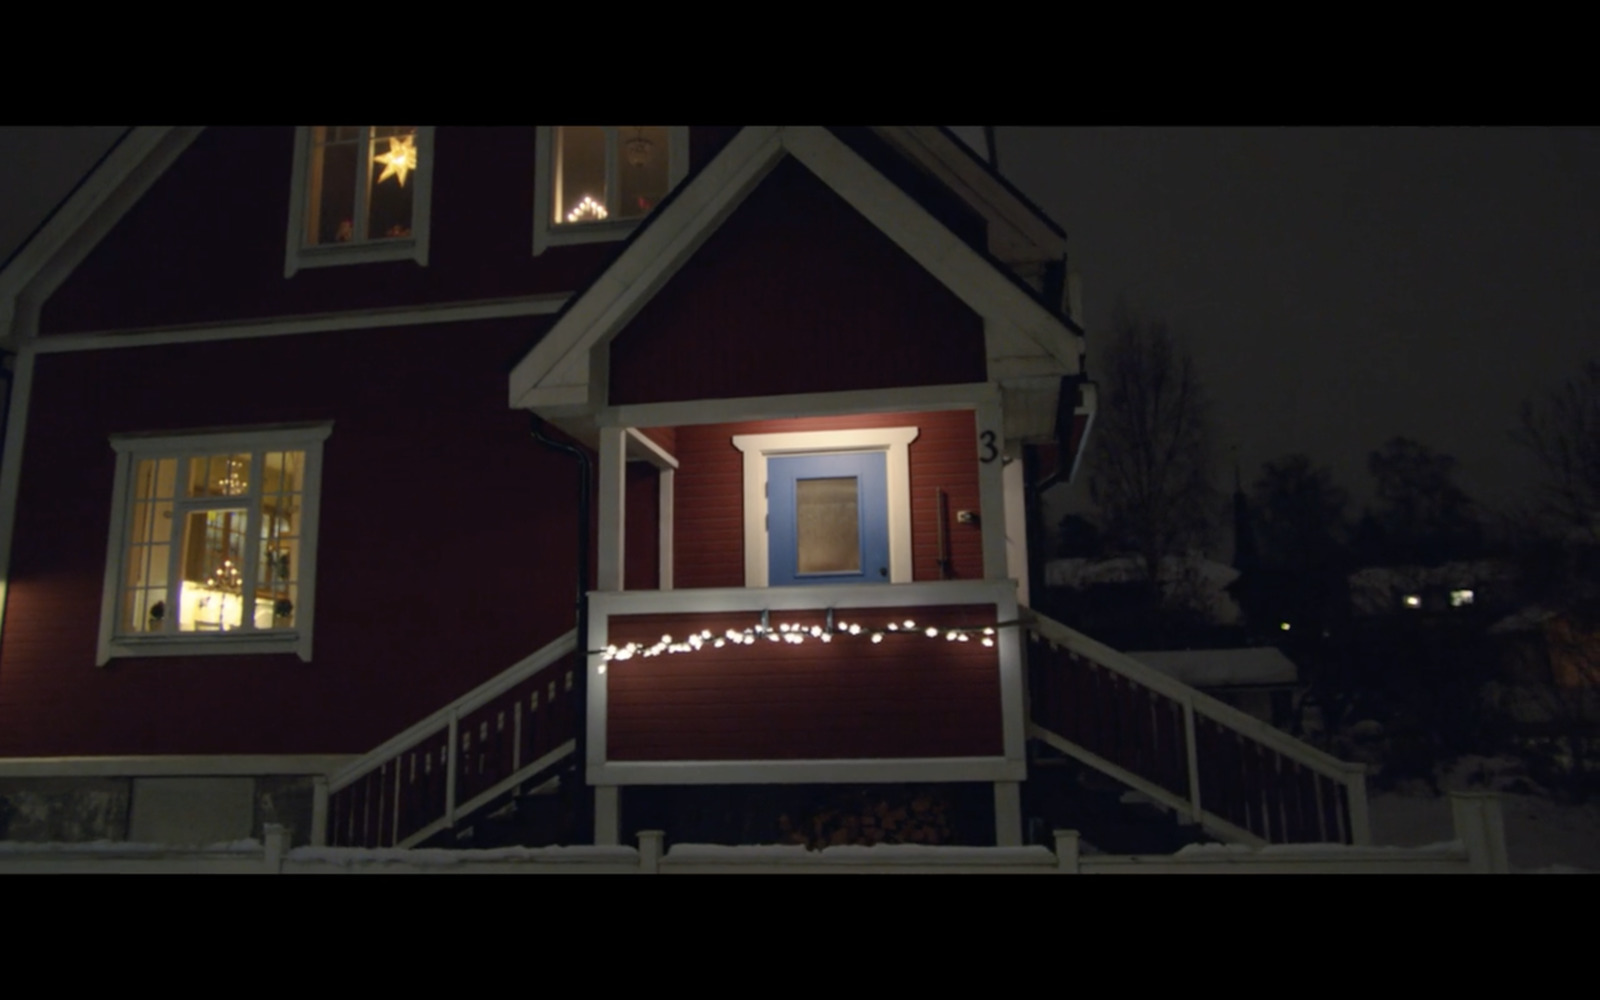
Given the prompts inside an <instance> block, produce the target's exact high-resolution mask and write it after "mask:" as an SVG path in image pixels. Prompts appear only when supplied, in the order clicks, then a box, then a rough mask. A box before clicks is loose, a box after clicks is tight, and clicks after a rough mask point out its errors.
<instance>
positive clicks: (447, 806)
mask: <svg viewBox="0 0 1600 1000" xmlns="http://www.w3.org/2000/svg"><path fill="white" fill-rule="evenodd" d="M575 635H576V633H575V632H568V633H566V634H565V635H563V636H561V637H560V638H558V639H556V640H555V641H554V642H551V643H550V644H549V645H547V646H545V647H544V648H543V649H540V650H539V651H538V652H536V653H534V654H532V655H531V656H528V657H526V658H525V659H523V660H521V661H519V662H517V663H516V664H514V665H512V666H511V667H510V668H509V669H507V670H505V671H503V672H502V673H500V674H499V675H497V676H495V677H494V678H492V679H490V680H489V681H487V682H485V683H483V684H481V685H479V686H478V687H476V688H474V689H473V690H471V691H469V692H467V693H466V694H464V695H462V696H461V697H460V698H457V699H456V700H455V701H453V702H451V703H450V704H448V705H446V706H444V707H443V708H441V709H439V710H438V711H437V712H434V713H433V714H432V715H430V716H428V717H427V718H425V719H423V720H421V721H420V722H418V723H416V724H415V725H413V726H410V727H408V728H407V729H406V730H405V731H404V732H401V733H399V734H398V735H396V736H394V737H393V738H391V739H389V740H386V741H384V743H383V744H382V745H380V746H378V747H377V748H376V749H374V750H372V751H371V752H370V753H367V754H364V755H363V756H362V757H360V758H359V759H357V760H355V761H353V762H351V763H350V764H349V765H348V766H347V767H345V768H344V769H342V770H340V771H339V772H338V773H336V774H334V775H332V776H331V777H330V778H329V779H328V819H327V823H328V825H327V831H326V832H327V841H326V842H327V844H328V845H329V846H334V847H411V846H414V845H416V844H418V843H421V842H422V841H424V840H426V839H428V838H429V837H431V836H433V835H434V834H436V833H438V832H440V831H442V830H447V829H449V828H451V827H453V826H455V824H456V822H457V821H458V820H459V819H462V818H464V817H466V816H468V815H470V814H471V813H473V812H474V811H476V810H477V809H479V808H481V807H482V806H484V805H486V804H488V803H489V802H491V801H493V800H494V799H496V798H498V797H499V796H502V795H504V794H506V793H507V792H508V791H510V790H511V789H512V788H514V787H516V786H517V785H518V784H520V783H521V782H523V781H526V780H528V779H530V778H532V777H534V776H536V775H538V774H540V773H541V772H545V771H548V770H549V769H550V768H551V767H552V766H553V765H554V764H556V763H557V762H559V761H560V760H561V759H562V758H564V757H566V756H567V755H568V754H570V753H572V752H573V749H574V746H575V741H574V740H573V722H574V715H573V713H574V707H573V705H572V702H573V697H572V688H573V679H574V675H573V671H574V670H575V669H577V664H576V657H575V656H574V649H575V647H576V643H575V641H574V636H575Z"/></svg>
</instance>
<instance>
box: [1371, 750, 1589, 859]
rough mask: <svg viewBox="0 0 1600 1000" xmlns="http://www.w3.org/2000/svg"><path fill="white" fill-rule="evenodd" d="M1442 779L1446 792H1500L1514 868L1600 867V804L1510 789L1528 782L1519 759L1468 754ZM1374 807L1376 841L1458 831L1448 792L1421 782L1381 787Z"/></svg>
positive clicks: (1428, 840)
mask: <svg viewBox="0 0 1600 1000" xmlns="http://www.w3.org/2000/svg"><path fill="white" fill-rule="evenodd" d="M1519 779H1520V782H1521V784H1520V785H1519ZM1439 784H1440V787H1441V788H1442V789H1443V790H1444V791H1446V792H1449V791H1483V790H1491V791H1497V792H1499V793H1500V808H1501V812H1502V813H1503V815H1504V816H1505V825H1506V853H1507V855H1508V856H1509V858H1510V861H1511V869H1512V871H1517V872H1558V871H1559V872H1575V871H1583V872H1595V873H1600V805H1596V804H1594V803H1590V804H1587V805H1568V804H1565V803H1562V802H1558V801H1556V800H1554V799H1552V798H1551V797H1549V796H1545V795H1529V794H1522V793H1521V792H1514V791H1511V790H1510V789H1511V788H1512V787H1527V783H1526V779H1523V778H1521V773H1520V769H1519V768H1518V766H1517V764H1516V762H1515V761H1514V760H1511V759H1509V758H1504V757H1492V758H1491V757H1468V758H1464V759H1463V760H1461V761H1460V762H1459V763H1457V764H1456V766H1455V767H1453V768H1452V769H1451V770H1450V772H1449V773H1448V774H1445V775H1442V776H1441V777H1440V780H1439ZM1370 810H1371V818H1372V841H1373V843H1374V844H1385V845H1395V846H1399V847H1421V846H1423V845H1427V844H1436V843H1439V842H1440V841H1446V840H1450V839H1452V838H1453V837H1454V836H1455V831H1454V829H1453V826H1452V821H1451V816H1450V797H1449V795H1444V794H1441V795H1437V796H1436V795H1433V794H1432V793H1431V792H1429V791H1428V790H1426V789H1423V788H1420V787H1419V788H1407V789H1402V790H1400V791H1398V792H1385V793H1377V794H1374V795H1373V796H1372V799H1371V803H1370Z"/></svg>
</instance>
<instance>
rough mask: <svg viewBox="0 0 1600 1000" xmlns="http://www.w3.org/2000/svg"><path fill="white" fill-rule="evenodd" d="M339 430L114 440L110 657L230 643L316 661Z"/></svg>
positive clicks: (106, 645) (107, 620)
mask: <svg viewBox="0 0 1600 1000" xmlns="http://www.w3.org/2000/svg"><path fill="white" fill-rule="evenodd" d="M328 430H329V428H328V427H327V426H326V425H322V426H317V427H299V428H287V429H281V430H271V431H249V432H238V433H232V434H211V435H196V436H193V437H181V438H175V437H163V438H148V437H129V438H119V439H116V440H113V442H112V447H113V448H115V449H116V451H117V452H118V462H117V482H116V492H115V498H116V499H115V501H114V503H115V510H114V511H113V516H112V529H111V540H110V545H109V548H108V552H107V566H108V569H107V582H106V597H105V606H104V609H103V611H102V616H101V618H102V620H101V633H100V662H101V663H105V662H106V661H107V660H109V659H111V658H112V657H117V656H152V655H172V654H185V653H229V652H252V653H257V652H295V653H299V654H300V656H301V658H302V659H310V654H311V597H312V578H313V576H314V569H315V566H316V509H317V485H318V480H319V472H320V465H321V456H322V441H323V439H324V438H325V437H326V436H327V434H328Z"/></svg>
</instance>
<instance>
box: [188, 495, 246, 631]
mask: <svg viewBox="0 0 1600 1000" xmlns="http://www.w3.org/2000/svg"><path fill="white" fill-rule="evenodd" d="M246 516H247V514H246V511H245V509H244V508H243V507H239V508H235V509H229V510H202V511H191V512H190V513H188V514H187V515H186V516H185V517H184V527H183V557H182V560H181V565H182V579H181V580H179V583H178V587H179V592H178V604H179V613H178V630H179V631H180V632H219V631H227V630H229V629H235V628H238V627H240V625H241V624H242V623H243V619H244V599H243V591H244V546H245V519H246Z"/></svg>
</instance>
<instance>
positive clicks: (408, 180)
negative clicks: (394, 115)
mask: <svg viewBox="0 0 1600 1000" xmlns="http://www.w3.org/2000/svg"><path fill="white" fill-rule="evenodd" d="M432 143H433V129H432V128H431V127H430V126H418V125H309V126H305V127H303V128H301V129H300V130H299V133H298V135H297V137H296V139H295V172H294V184H293V190H292V194H291V197H292V199H293V200H292V202H291V208H290V212H289V239H288V251H287V256H286V259H285V264H284V271H285V274H294V273H295V271H296V270H298V269H299V268H302V267H319V266H322V265H325V264H346V263H355V262H360V261H376V260H415V261H416V262H417V263H419V264H426V263H427V262H428V207H429V199H430V178H431V175H432V169H431V167H432V163H431V162H430V161H431V158H432Z"/></svg>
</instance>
